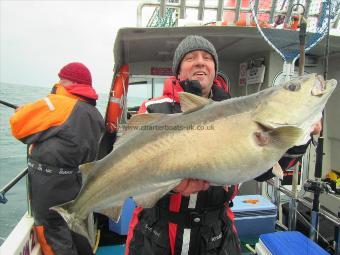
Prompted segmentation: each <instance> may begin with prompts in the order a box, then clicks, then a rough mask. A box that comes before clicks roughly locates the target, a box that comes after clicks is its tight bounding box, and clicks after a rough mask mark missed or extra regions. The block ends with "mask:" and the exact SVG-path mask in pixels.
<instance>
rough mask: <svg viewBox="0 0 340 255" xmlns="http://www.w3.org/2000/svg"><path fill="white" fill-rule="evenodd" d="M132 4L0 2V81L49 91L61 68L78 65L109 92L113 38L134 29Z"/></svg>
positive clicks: (114, 1)
mask: <svg viewBox="0 0 340 255" xmlns="http://www.w3.org/2000/svg"><path fill="white" fill-rule="evenodd" d="M137 2H138V1H137V0H125V1H124V0H123V1H120V0H111V1H100V0H99V1H98V0H96V1H51V0H50V1H13V0H12V1H9V0H0V39H1V41H0V56H1V57H0V59H1V62H0V82H7V83H15V84H27V85H33V86H52V85H53V84H54V83H55V82H56V81H57V80H58V76H57V73H58V71H59V69H60V68H61V67H62V66H63V65H64V64H67V63H69V62H73V61H79V62H83V63H84V64H85V65H87V66H88V67H89V69H90V70H91V72H92V78H93V84H94V87H95V88H96V89H97V90H98V91H99V92H108V89H109V87H110V85H111V80H112V74H113V72H112V69H113V63H114V60H113V43H114V39H115V36H116V33H117V31H118V29H119V28H120V27H134V26H136V8H137Z"/></svg>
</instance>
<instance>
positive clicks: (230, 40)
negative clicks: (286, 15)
mask: <svg viewBox="0 0 340 255" xmlns="http://www.w3.org/2000/svg"><path fill="white" fill-rule="evenodd" d="M276 32H277V33H280V34H281V33H282V38H285V37H286V35H288V34H289V33H292V32H294V33H296V32H297V31H289V30H276ZM191 34H196V35H201V36H203V37H205V38H207V39H208V40H209V41H211V42H212V43H213V44H214V45H215V48H216V50H217V54H218V56H219V60H220V61H223V60H226V61H237V60H239V61H242V60H243V59H245V58H246V57H247V56H249V55H252V54H254V53H256V52H263V51H274V50H273V49H272V48H271V47H270V46H269V44H268V43H267V42H266V41H265V40H264V39H263V37H262V36H261V35H260V33H259V31H258V30H257V28H256V27H238V26H196V27H168V28H122V29H120V30H119V31H118V33H117V37H116V40H115V44H114V59H115V70H117V69H118V68H119V67H120V66H122V65H124V64H129V63H137V62H145V61H160V62H165V61H172V58H173V54H174V51H175V49H176V47H177V45H178V43H179V42H180V41H181V40H182V39H183V38H184V37H185V36H187V35H191ZM325 44H326V40H325V38H324V39H323V40H322V41H321V42H320V43H319V44H317V45H316V46H315V47H314V48H312V49H311V50H310V51H309V52H307V53H308V54H311V55H314V56H323V55H324V51H325ZM329 53H330V54H337V53H340V37H339V36H332V35H331V36H330V51H329Z"/></svg>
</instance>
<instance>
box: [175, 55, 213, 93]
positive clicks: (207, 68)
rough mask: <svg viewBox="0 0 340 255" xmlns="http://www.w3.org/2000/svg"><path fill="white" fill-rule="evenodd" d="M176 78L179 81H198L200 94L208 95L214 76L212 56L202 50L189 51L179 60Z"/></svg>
mask: <svg viewBox="0 0 340 255" xmlns="http://www.w3.org/2000/svg"><path fill="white" fill-rule="evenodd" d="M178 78H179V80H180V81H183V80H197V81H199V82H200V84H201V87H202V96H204V97H208V96H209V93H210V90H211V86H212V84H213V81H214V78H215V62H214V59H213V57H212V56H211V55H210V53H208V52H206V51H203V50H196V51H192V52H189V53H188V54H186V55H185V56H184V58H183V60H182V62H181V65H180V67H179V74H178Z"/></svg>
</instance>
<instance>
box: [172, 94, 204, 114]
mask: <svg viewBox="0 0 340 255" xmlns="http://www.w3.org/2000/svg"><path fill="white" fill-rule="evenodd" d="M178 94H179V98H180V104H181V109H182V112H184V113H190V112H194V111H197V110H199V109H201V108H203V107H204V106H206V105H207V104H209V103H210V100H209V99H208V98H204V97H200V96H197V95H194V94H191V93H187V92H180V93H178Z"/></svg>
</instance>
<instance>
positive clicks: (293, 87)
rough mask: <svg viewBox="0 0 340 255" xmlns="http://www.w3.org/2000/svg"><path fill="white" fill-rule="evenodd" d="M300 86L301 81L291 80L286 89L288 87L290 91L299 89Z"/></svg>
mask: <svg viewBox="0 0 340 255" xmlns="http://www.w3.org/2000/svg"><path fill="white" fill-rule="evenodd" d="M300 87H301V86H300V83H297V82H290V83H288V84H287V86H286V89H288V90H289V91H298V90H299V89H300Z"/></svg>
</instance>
